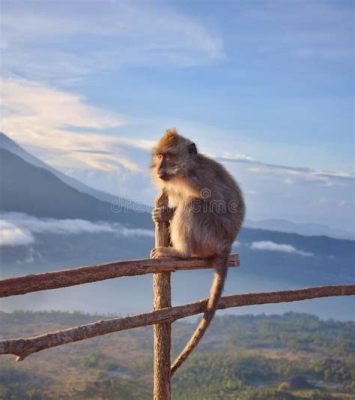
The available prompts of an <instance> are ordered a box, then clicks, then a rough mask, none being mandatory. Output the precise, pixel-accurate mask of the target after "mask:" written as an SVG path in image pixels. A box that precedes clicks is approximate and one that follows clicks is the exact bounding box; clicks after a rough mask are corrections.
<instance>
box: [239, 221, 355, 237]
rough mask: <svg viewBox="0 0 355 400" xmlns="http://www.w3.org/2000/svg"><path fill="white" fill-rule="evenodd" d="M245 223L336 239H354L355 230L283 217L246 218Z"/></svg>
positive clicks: (268, 228)
mask: <svg viewBox="0 0 355 400" xmlns="http://www.w3.org/2000/svg"><path fill="white" fill-rule="evenodd" d="M245 225H246V226H248V227H249V228H256V229H267V230H269V231H278V232H287V233H298V234H300V235H304V236H320V235H322V236H324V235H325V236H329V237H334V238H337V239H350V240H355V232H348V231H345V230H341V229H334V228H330V227H329V226H327V225H323V224H314V223H301V222H299V223H295V222H291V221H287V220H284V219H265V220H262V221H252V220H247V221H246V222H245Z"/></svg>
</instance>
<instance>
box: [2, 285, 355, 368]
mask: <svg viewBox="0 0 355 400" xmlns="http://www.w3.org/2000/svg"><path fill="white" fill-rule="evenodd" d="M351 295H355V284H354V285H337V286H321V287H311V288H306V289H297V290H285V291H279V292H270V293H251V294H241V295H234V296H227V297H223V298H222V299H221V300H220V303H219V305H218V308H219V309H225V308H230V307H242V306H248V305H255V304H269V303H283V302H292V301H300V300H307V299H314V298H320V297H331V296H351ZM206 304H207V300H201V301H199V302H196V303H192V304H185V305H183V306H178V307H171V308H165V309H162V310H159V311H153V312H150V313H145V314H139V315H134V316H131V317H125V318H113V319H109V320H105V321H97V322H94V323H91V324H87V325H81V326H77V327H74V328H69V329H64V330H60V331H57V332H53V333H48V334H45V335H40V336H35V337H30V338H27V339H23V338H21V339H9V340H2V341H0V354H14V355H16V356H17V360H18V361H21V360H23V359H24V358H25V357H27V356H29V355H30V354H32V353H35V352H38V351H41V350H44V349H48V348H51V347H55V346H60V345H62V344H66V343H72V342H77V341H79V340H84V339H88V338H92V337H95V336H100V335H105V334H107V333H112V332H118V331H122V330H127V329H132V328H137V327H140V326H146V325H152V324H157V323H162V322H170V323H171V322H174V321H175V320H177V319H180V318H185V317H188V316H191V315H195V314H199V313H202V312H204V311H205V308H206Z"/></svg>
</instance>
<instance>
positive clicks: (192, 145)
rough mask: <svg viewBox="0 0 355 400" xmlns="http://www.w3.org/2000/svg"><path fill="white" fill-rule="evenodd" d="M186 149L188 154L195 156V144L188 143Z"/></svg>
mask: <svg viewBox="0 0 355 400" xmlns="http://www.w3.org/2000/svg"><path fill="white" fill-rule="evenodd" d="M187 149H188V152H189V154H197V147H196V145H195V143H190V144H189V145H188V146H187Z"/></svg>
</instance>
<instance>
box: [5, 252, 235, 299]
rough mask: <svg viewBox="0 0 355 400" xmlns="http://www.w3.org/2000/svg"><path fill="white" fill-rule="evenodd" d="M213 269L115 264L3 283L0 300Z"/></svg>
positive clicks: (201, 261)
mask: <svg viewBox="0 0 355 400" xmlns="http://www.w3.org/2000/svg"><path fill="white" fill-rule="evenodd" d="M238 265H239V256H238V255H237V254H231V255H230V257H229V266H230V267H236V266H238ZM214 266H215V264H214V262H213V261H212V260H208V259H205V258H189V259H186V260H178V259H172V258H165V259H159V260H158V259H154V260H153V259H144V260H131V261H114V262H110V263H107V264H98V265H93V266H88V267H80V268H73V269H66V270H62V271H54V272H46V273H44V274H36V275H26V276H19V277H16V278H8V279H3V280H0V297H8V296H17V295H20V294H25V293H30V292H38V291H40V290H48V289H58V288H62V287H67V286H74V285H81V284H83V283H90V282H97V281H103V280H105V279H112V278H119V277H122V276H135V275H145V274H151V273H159V272H175V271H184V270H192V269H204V268H213V267H214Z"/></svg>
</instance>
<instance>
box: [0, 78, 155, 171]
mask: <svg viewBox="0 0 355 400" xmlns="http://www.w3.org/2000/svg"><path fill="white" fill-rule="evenodd" d="M0 96H1V109H2V115H3V118H2V124H1V129H2V130H3V131H4V132H6V133H8V134H9V135H10V136H11V137H12V138H13V139H15V140H18V141H19V142H20V143H21V144H23V145H25V146H26V147H28V148H30V149H31V150H33V153H34V154H38V155H39V157H40V158H42V159H43V160H44V161H47V162H49V163H50V164H51V165H53V166H57V167H59V168H60V167H65V168H70V167H76V168H91V169H94V170H95V169H96V170H102V171H115V170H128V171H130V172H133V173H134V172H137V171H139V169H140V167H139V165H138V164H137V163H136V162H135V161H133V160H132V159H130V158H129V157H127V156H126V155H125V154H124V148H126V147H131V148H137V149H140V150H147V149H149V148H151V147H152V145H153V142H151V141H149V140H145V139H142V138H137V139H134V138H129V137H122V136H114V135H108V134H105V132H106V130H107V129H112V128H119V127H122V126H124V125H125V124H126V123H127V120H126V119H125V118H124V117H122V116H117V115H115V114H113V113H110V112H108V111H106V110H103V109H101V108H98V107H94V106H91V105H89V104H87V103H86V101H85V98H83V97H82V96H79V95H77V94H75V93H72V92H68V91H64V90H59V89H55V88H51V87H49V86H46V85H43V84H39V83H35V82H30V81H26V80H14V79H7V80H3V82H2V86H1V88H0ZM80 150H81V151H80Z"/></svg>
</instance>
